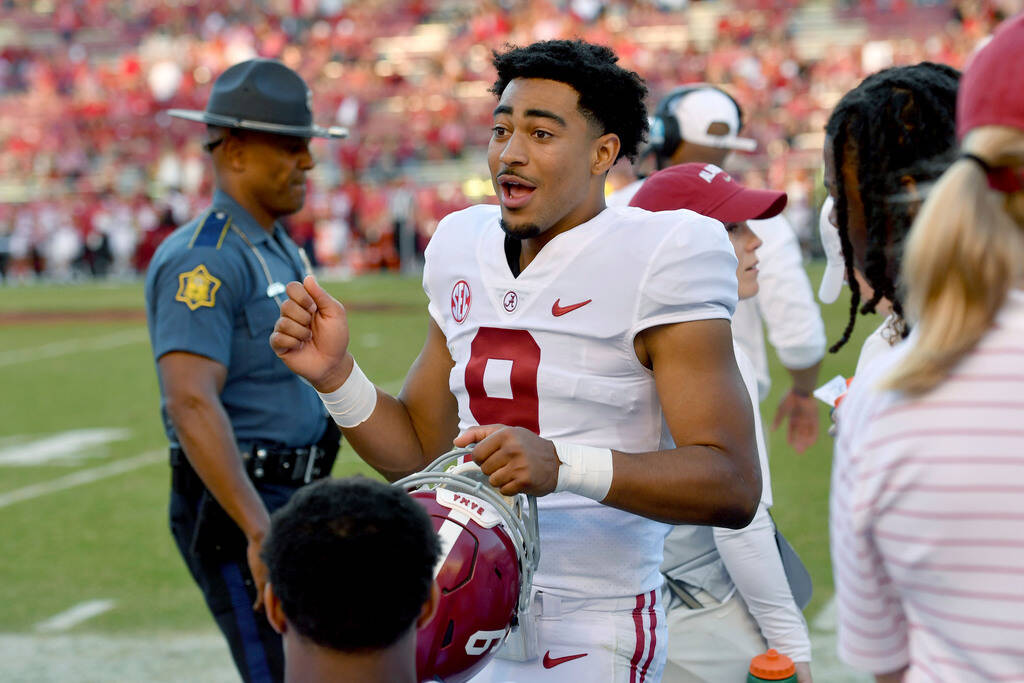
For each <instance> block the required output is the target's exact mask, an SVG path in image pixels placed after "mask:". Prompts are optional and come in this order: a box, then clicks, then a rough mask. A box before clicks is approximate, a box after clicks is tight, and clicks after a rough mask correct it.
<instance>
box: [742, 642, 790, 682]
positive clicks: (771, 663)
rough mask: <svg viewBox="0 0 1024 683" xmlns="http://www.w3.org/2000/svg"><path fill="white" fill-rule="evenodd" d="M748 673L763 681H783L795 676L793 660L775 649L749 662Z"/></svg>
mask: <svg viewBox="0 0 1024 683" xmlns="http://www.w3.org/2000/svg"><path fill="white" fill-rule="evenodd" d="M750 673H751V674H753V675H754V676H757V677H758V678H759V679H761V680H764V681H783V680H785V679H787V678H789V677H790V676H793V675H795V674H796V667H795V666H793V660H792V659H790V658H789V657H787V656H786V655H784V654H782V653H780V652H778V651H777V650H775V649H771V650H768V652H765V653H764V654H763V655H758V656H756V657H754V658H753V659H751V660H750Z"/></svg>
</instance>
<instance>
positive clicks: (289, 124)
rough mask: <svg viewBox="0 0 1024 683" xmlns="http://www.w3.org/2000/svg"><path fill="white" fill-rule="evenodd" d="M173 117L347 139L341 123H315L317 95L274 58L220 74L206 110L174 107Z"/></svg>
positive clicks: (235, 67) (234, 126)
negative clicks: (336, 124)
mask: <svg viewBox="0 0 1024 683" xmlns="http://www.w3.org/2000/svg"><path fill="white" fill-rule="evenodd" d="M167 113H168V114H170V115H171V116H175V117H178V118H181V119H188V120H189V121H199V122H200V123H206V124H209V125H211V126H220V127H222V128H242V129H245V130H258V131H262V132H264V133H276V134H278V135H292V136H295V137H300V138H343V137H346V136H347V135H348V130H347V129H345V128H342V127H340V126H329V127H326V128H324V127H321V126H317V125H315V124H314V123H313V93H312V92H311V91H310V89H309V86H307V85H306V82H305V81H304V80H302V77H301V76H299V74H297V73H295V72H294V71H292V70H291V69H289V68H288V67H287V66H285V65H284V64H282V63H281V62H278V61H276V60H273V59H250V60H248V61H245V62H241V63H239V64H235V65H234V66H232V67H230V68H228V69H227V70H226V71H225V72H224V73H222V74H221V75H220V76H218V77H217V80H216V81H214V83H213V89H212V90H211V92H210V99H209V100H208V101H207V102H206V109H205V110H204V111H199V110H195V109H169V110H168V111H167Z"/></svg>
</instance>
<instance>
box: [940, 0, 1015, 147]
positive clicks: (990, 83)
mask: <svg viewBox="0 0 1024 683" xmlns="http://www.w3.org/2000/svg"><path fill="white" fill-rule="evenodd" d="M1022 84H1024V12H1022V13H1020V14H1018V15H1017V16H1015V17H1013V18H1011V19H1007V20H1006V21H1004V22H1003V23H1002V24H1001V25H1000V26H999V28H998V29H996V32H995V34H994V35H993V36H992V39H991V40H990V41H988V43H986V44H985V45H984V47H982V48H981V49H980V50H978V51H977V52H976V53H975V54H974V56H973V57H971V59H970V61H969V62H968V63H967V69H966V70H965V71H964V75H963V77H962V78H961V79H960V90H959V92H958V93H957V100H956V133H957V137H959V138H961V139H963V137H964V136H965V135H967V133H969V132H970V131H971V130H973V129H975V128H977V127H979V126H1011V127H1013V128H1019V129H1020V130H1024V87H1022Z"/></svg>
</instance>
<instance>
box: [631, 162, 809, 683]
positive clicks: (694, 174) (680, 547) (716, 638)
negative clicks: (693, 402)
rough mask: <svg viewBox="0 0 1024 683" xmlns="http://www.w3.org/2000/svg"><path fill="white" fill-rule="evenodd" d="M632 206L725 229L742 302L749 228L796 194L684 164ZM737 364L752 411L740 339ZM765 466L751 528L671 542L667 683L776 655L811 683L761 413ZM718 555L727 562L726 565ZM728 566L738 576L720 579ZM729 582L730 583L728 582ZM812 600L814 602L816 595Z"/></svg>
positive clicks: (685, 535) (753, 386) (683, 529)
mask: <svg viewBox="0 0 1024 683" xmlns="http://www.w3.org/2000/svg"><path fill="white" fill-rule="evenodd" d="M630 206H639V207H641V208H644V209H649V210H651V211H669V210H673V209H680V208H685V209H691V210H693V211H696V212H698V213H700V214H701V215H704V216H710V217H712V218H715V219H717V220H720V221H722V223H723V224H724V225H725V229H726V231H727V232H728V233H729V240H730V241H731V242H732V244H733V247H734V248H735V249H736V258H737V260H738V261H739V266H738V267H737V269H736V277H737V280H738V281H739V298H740V300H741V301H742V300H745V299H749V298H750V297H753V296H755V295H756V294H757V292H758V288H759V285H758V281H757V280H758V265H759V260H758V255H757V254H758V252H757V249H758V248H759V247H760V246H761V240H760V238H759V237H758V236H757V235H756V234H755V233H754V231H753V230H751V229H750V227H749V225H748V221H752V220H755V219H764V218H770V217H772V216H775V215H778V214H779V212H781V211H782V209H783V208H784V207H785V206H786V193H785V192H779V191H774V190H751V189H748V188H745V187H743V186H742V185H740V184H739V183H737V182H736V181H734V180H733V179H732V177H731V176H729V174H728V173H726V172H725V171H723V170H722V169H721V168H719V167H718V166H715V165H714V164H699V163H693V164H679V165H676V166H670V167H669V168H667V169H664V170H662V171H658V172H657V173H655V174H654V175H652V176H650V177H649V178H647V179H646V180H645V181H644V184H643V186H642V187H641V188H640V189H639V190H638V191H637V193H636V194H635V195H634V196H633V198H632V199H631V200H630ZM733 343H734V344H735V352H736V361H737V363H738V365H739V368H740V374H741V375H742V376H743V381H744V382H745V383H746V385H747V392H748V393H749V394H750V400H751V403H754V404H755V405H756V401H757V395H758V391H757V370H756V368H755V366H754V363H753V362H752V361H751V360H750V358H749V357H748V356H747V354H746V353H745V352H744V351H743V349H742V347H741V346H740V344H739V341H738V340H736V339H734V340H733ZM754 428H755V435H756V438H757V451H758V456H759V458H760V460H761V482H762V484H761V504H760V505H759V506H758V508H757V513H756V514H755V515H754V521H752V522H751V523H750V524H749V525H748V526H746V527H745V528H743V529H739V530H733V529H720V528H716V529H714V531H713V532H712V531H711V530H709V529H707V528H706V527H691V526H685V525H684V526H677V527H675V528H673V529H672V531H671V532H670V533H669V535H668V538H667V539H665V561H664V563H663V564H662V571H663V572H665V581H666V588H667V589H668V594H667V596H666V601H667V612H668V615H667V616H668V630H669V634H668V635H669V644H668V647H669V651H668V663H667V664H666V667H665V676H664V680H665V683H699V682H700V681H741V680H743V679H744V678H745V677H746V674H747V670H748V667H749V665H750V660H751V659H752V658H753V657H755V656H756V655H759V654H761V653H762V652H764V651H765V649H767V648H769V647H771V648H774V649H775V650H777V651H779V652H781V653H782V654H784V655H786V656H788V657H789V658H790V659H792V660H793V662H794V663H795V665H796V673H797V680H798V681H799V683H811V681H812V678H811V666H810V661H811V640H810V636H809V634H808V631H807V622H806V621H804V617H803V613H802V611H801V610H800V607H799V605H798V604H797V601H796V599H795V598H794V596H793V591H792V590H791V589H790V584H789V581H788V580H787V575H786V571H785V569H784V565H783V560H782V556H781V554H780V548H779V545H778V544H777V542H776V536H775V534H776V531H775V524H774V522H773V521H772V518H771V516H770V515H769V514H768V510H769V508H771V506H772V486H771V473H770V470H769V468H768V452H767V449H766V448H765V443H764V433H763V431H762V429H761V420H760V417H759V416H758V414H757V413H756V412H755V413H754ZM716 554H717V556H718V557H716ZM718 565H723V566H724V568H725V569H726V570H728V576H727V577H723V576H720V574H719V571H718ZM723 579H724V580H723ZM806 597H807V598H808V599H809V597H810V595H809V594H807V596H806Z"/></svg>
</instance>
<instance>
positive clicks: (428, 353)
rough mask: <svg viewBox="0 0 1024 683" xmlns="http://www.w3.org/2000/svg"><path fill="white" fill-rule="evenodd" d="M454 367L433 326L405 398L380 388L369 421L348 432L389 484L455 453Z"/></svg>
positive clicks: (412, 370)
mask: <svg viewBox="0 0 1024 683" xmlns="http://www.w3.org/2000/svg"><path fill="white" fill-rule="evenodd" d="M452 365H453V363H452V360H451V356H450V354H449V353H448V347H447V344H446V342H445V339H444V334H443V333H442V332H441V330H440V328H439V327H437V325H436V324H435V323H434V322H433V321H431V322H430V327H429V330H428V332H427V339H426V342H425V343H424V345H423V349H422V350H421V351H420V355H419V357H418V358H417V359H416V361H415V362H414V363H413V365H412V367H411V368H410V369H409V374H408V375H407V376H406V380H405V384H404V386H403V387H402V391H401V393H400V394H399V395H398V396H397V397H395V396H390V395H389V394H387V393H385V392H384V391H382V390H381V389H379V388H378V389H377V405H376V407H375V408H374V410H373V413H372V414H371V415H370V417H369V419H368V420H366V422H363V423H362V424H360V425H359V426H357V427H353V428H351V429H343V430H342V432H343V433H344V435H345V439H346V440H348V442H349V443H350V444H351V445H352V447H353V448H354V449H355V451H356V453H358V454H359V456H360V457H361V458H362V459H363V460H365V461H366V462H367V463H368V464H369V465H370V466H371V467H373V468H374V469H375V470H377V471H378V472H380V473H381V474H382V475H383V476H384V477H385V478H387V479H388V480H390V481H394V480H396V479H399V478H401V477H403V476H405V475H407V474H410V473H412V472H417V471H419V470H421V469H423V467H424V466H426V465H427V464H429V463H430V462H431V461H432V460H433V459H434V458H436V457H438V456H439V455H441V454H442V453H445V452H446V451H448V450H450V449H451V447H452V439H454V438H455V436H456V434H457V433H458V423H459V420H458V406H457V404H456V402H455V397H454V396H453V395H452V393H451V390H450V389H449V388H448V374H449V372H450V371H451V367H452Z"/></svg>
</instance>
